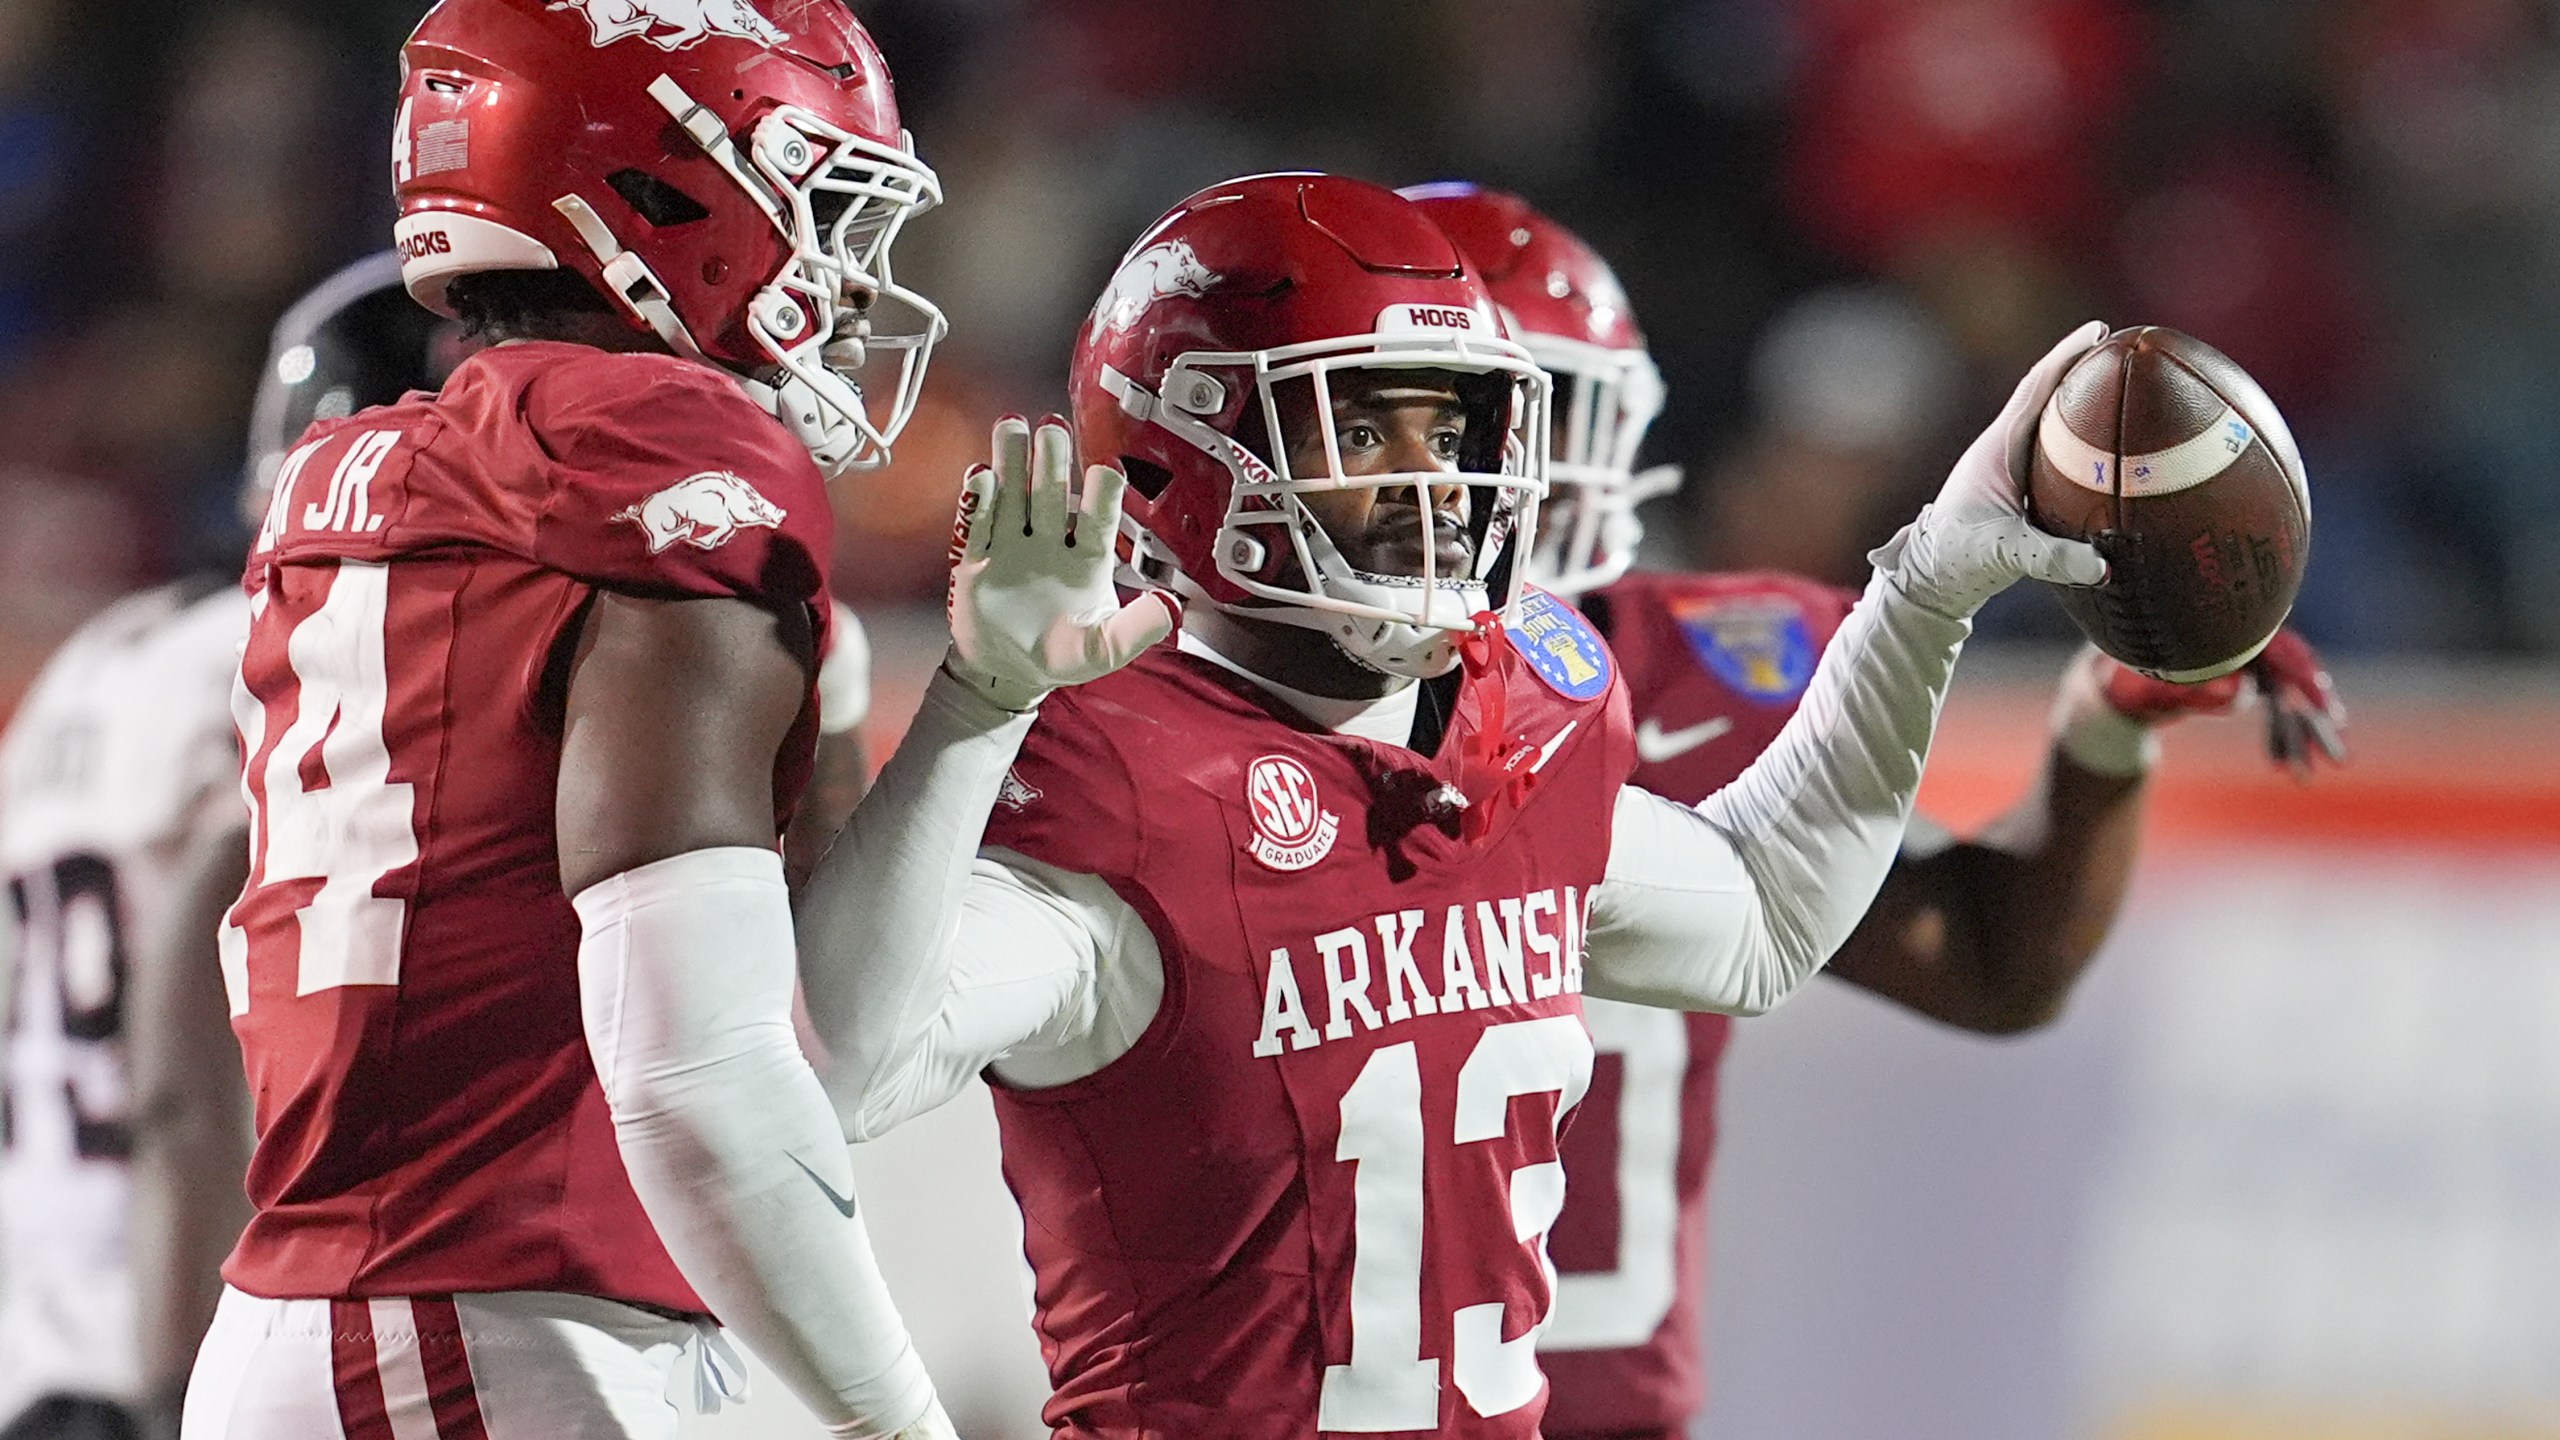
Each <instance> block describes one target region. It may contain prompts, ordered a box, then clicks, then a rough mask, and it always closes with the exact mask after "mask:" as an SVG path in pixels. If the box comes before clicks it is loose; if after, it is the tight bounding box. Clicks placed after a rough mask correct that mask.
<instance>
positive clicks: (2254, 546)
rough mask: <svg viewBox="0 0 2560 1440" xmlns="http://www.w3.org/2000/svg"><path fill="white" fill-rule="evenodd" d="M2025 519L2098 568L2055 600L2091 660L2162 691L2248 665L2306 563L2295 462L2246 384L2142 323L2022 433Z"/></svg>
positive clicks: (2207, 349)
mask: <svg viewBox="0 0 2560 1440" xmlns="http://www.w3.org/2000/svg"><path fill="white" fill-rule="evenodd" d="M2027 511H2028V515H2029V517H2030V518H2031V519H2033V520H2034V522H2035V523H2036V524H2037V525H2038V526H2039V527H2041V528H2042V529H2044V530H2046V531H2048V532H2050V533H2052V534H2055V535H2067V536H2070V537H2072V538H2073V539H2077V540H2086V541H2089V542H2090V543H2092V544H2094V545H2096V546H2097V547H2098V551H2099V553H2100V554H2102V555H2104V556H2106V558H2107V567H2108V576H2107V582H2106V583H2105V584H2104V585H2100V586H2097V587H2095V588H2092V589H2070V588H2057V589H2056V591H2055V593H2056V594H2057V595H2059V596H2061V597H2062V607H2063V608H2064V609H2065V610H2068V611H2069V612H2071V618H2072V619H2073V620H2075V621H2077V622H2079V625H2080V629H2081V630H2082V632H2083V633H2085V634H2087V635H2088V637H2089V639H2090V640H2091V641H2093V642H2095V643H2096V645H2097V647H2098V648H2099V649H2101V650H2104V651H2106V652H2107V653H2108V654H2110V655H2112V656H2114V657H2115V658H2117V659H2118V660H2121V661H2123V662H2124V663H2125V664H2127V665H2130V666H2132V667H2133V668H2135V669H2136V670H2140V671H2142V672H2143V673H2144V674H2146V675H2154V676H2157V677H2159V678H2161V679H2163V680H2178V681H2190V682H2192V681H2198V680H2210V679H2212V678H2213V677H2214V676H2217V675H2227V674H2229V673H2230V672H2232V671H2234V670H2237V669H2239V668H2240V667H2241V666H2243V665H2246V664H2248V663H2249V662H2250V661H2251V660H2254V659H2256V658H2257V655H2258V652H2259V651H2260V650H2262V649H2265V648H2266V644H2267V641H2268V640H2270V639H2272V638H2274V636H2275V633H2276V630H2277V629H2278V628H2279V627H2281V626H2282V625H2283V624H2284V620H2285V616H2286V615H2287V614H2289V613H2291V611H2292V609H2293V597H2294V593H2295V592H2296V591H2297V590H2299V589H2301V588H2302V570H2303V566H2304V565H2305V564H2307V563H2308V562H2309V561H2310V559H2311V492H2310V489H2309V487H2308V486H2307V485H2306V483H2305V482H2304V479H2303V473H2302V452H2301V451H2300V450H2298V449H2296V448H2295V446H2294V443H2293V434H2292V432H2291V431H2289V430H2287V429H2286V428H2285V423H2284V417H2283V416H2282V415H2279V414H2277V413H2276V407H2275V403H2274V402H2273V401H2271V400H2269V399H2268V398H2267V394H2266V392H2265V391H2264V390H2261V389H2259V388H2258V382H2257V381H2255V380H2252V379H2250V378H2249V374H2248V372H2247V371H2245V370H2242V369H2241V368H2240V367H2239V366H2237V365H2234V364H2233V363H2231V361H2230V359H2229V358H2228V357H2226V356H2224V355H2223V353H2222V352H2221V351H2219V350H2216V349H2214V348H2213V347H2212V346H2210V345H2207V344H2205V343H2204V342H2203V341H2201V340H2197V339H2195V338H2193V337H2191V336H2187V335H2182V334H2180V333H2178V332H2177V331H2175V330H2164V329H2162V328H2160V327H2159V326H2156V325H2144V326H2138V327H2136V328H2134V329H2130V330H2119V331H2117V332H2116V333H2114V334H2113V335H2110V336H2108V337H2107V338H2106V341H2105V342H2104V343H2103V344H2101V345H2099V346H2098V348H2097V349H2095V350H2092V351H2090V352H2089V353H2088V354H2087V355H2086V356H2084V357H2082V359H2081V360H2080V362H2079V363H2078V364H2076V365H2074V366H2072V367H2071V371H2070V373H2069V374H2066V375H2065V376H2063V378H2062V386H2061V388H2060V389H2058V390H2056V391H2054V394H2053V399H2052V400H2051V401H2050V402H2048V403H2047V404H2046V406H2045V409H2044V414H2043V416H2042V417H2041V418H2040V420H2039V421H2038V424H2037V427H2036V444H2035V459H2034V463H2033V467H2032V471H2031V473H2030V475H2029V477H2028V487H2027Z"/></svg>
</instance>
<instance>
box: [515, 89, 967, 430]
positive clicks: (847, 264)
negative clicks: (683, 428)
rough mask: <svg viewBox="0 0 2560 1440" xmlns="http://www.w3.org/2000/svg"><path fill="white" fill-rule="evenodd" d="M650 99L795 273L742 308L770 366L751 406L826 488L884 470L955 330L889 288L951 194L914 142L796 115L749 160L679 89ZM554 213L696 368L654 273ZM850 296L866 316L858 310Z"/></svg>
mask: <svg viewBox="0 0 2560 1440" xmlns="http://www.w3.org/2000/svg"><path fill="white" fill-rule="evenodd" d="M649 93H650V95H651V96H652V97H653V98H655V99H656V100H657V101H658V103H659V104H660V105H661V106H663V107H664V108H665V109H666V111H667V113H668V114H669V115H671V116H673V117H674V118H675V121H676V123H677V125H679V126H680V127H682V128H683V130H684V132H685V133H686V134H687V135H689V136H691V137H692V138H693V140H694V142H695V143H696V144H698V145H700V146H701V147H702V149H703V152H704V153H705V154H707V155H709V156H710V157H711V159H712V160H714V161H715V162H717V163H718V164H719V166H720V168H721V169H722V170H724V171H726V172H727V173H728V175H729V178H730V179H731V180H733V181H735V182H736V183H737V185H738V186H739V187H740V188H741V189H743V190H745V191H746V192H747V194H748V196H749V197H750V198H752V199H753V200H754V201H755V203H756V205H757V206H758V208H760V209H762V210H763V211H764V212H765V214H766V216H767V217H768V218H769V219H771V220H772V221H773V224H774V228H775V229H776V231H778V232H779V233H780V234H781V235H782V237H783V238H784V239H785V240H786V241H788V242H789V243H790V245H791V251H792V254H791V260H790V263H788V264H786V265H785V266H784V267H783V269H782V272H781V273H780V274H779V275H777V276H775V277H774V279H773V281H772V282H771V283H770V284H768V285H766V286H765V288H764V289H763V290H762V291H760V292H758V293H757V295H756V297H755V298H754V299H753V300H752V301H750V302H749V303H748V306H747V314H746V328H747V333H748V334H749V335H750V336H752V337H753V338H754V339H755V342H756V347H757V348H758V349H759V350H761V351H762V352H763V353H764V356H765V358H766V360H768V361H769V362H771V367H772V368H771V370H770V372H769V373H767V374H766V375H764V376H761V377H755V378H750V379H747V380H746V381H745V385H746V390H747V393H748V394H749V395H750V396H752V397H753V398H754V399H755V400H756V402H757V403H758V404H760V405H762V406H763V407H764V408H765V409H766V410H767V411H769V412H771V413H772V415H773V416H774V418H775V419H777V420H780V421H781V422H782V423H783V425H784V427H785V428H787V429H788V430H790V431H791V433H792V435H793V436H794V437H796V438H797V439H798V440H799V441H800V443H801V444H803V445H805V446H807V447H808V450H809V453H810V454H811V456H813V457H814V458H815V459H816V460H817V462H818V467H819V469H821V470H823V471H824V472H826V474H827V476H828V477H829V478H830V479H833V478H835V477H838V476H841V475H845V474H849V473H852V472H855V471H860V470H871V469H876V468H878V467H879V466H881V465H884V464H887V463H888V460H889V451H890V446H891V444H892V443H893V442H894V441H895V440H896V439H897V437H898V434H899V432H900V431H902V430H904V429H905V428H906V424H907V421H908V419H909V418H910V417H911V416H913V414H914V413H915V406H916V400H917V397H918V396H919V395H920V394H921V393H922V391H923V387H924V375H925V369H926V366H927V365H928V364H929V363H930V361H931V359H932V354H933V349H934V346H935V345H937V344H938V343H940V341H941V340H942V338H943V336H944V334H945V333H947V331H948V330H949V325H948V323H947V322H946V321H945V320H944V318H943V315H942V312H941V310H939V309H937V308H936V307H935V306H934V304H933V302H932V301H930V300H927V299H926V298H925V297H924V296H922V295H919V294H917V293H916V292H915V291H913V290H910V289H907V288H906V287H904V286H902V285H900V284H898V283H897V282H896V280H895V279H894V278H893V277H892V275H891V273H890V268H889V252H890V249H891V247H892V246H893V245H894V244H895V243H896V241H897V238H898V233H899V232H900V231H901V230H902V229H904V228H905V226H906V223H907V221H909V220H910V219H913V218H914V217H915V216H917V215H921V214H923V213H924V212H925V211H927V210H930V209H932V208H933V207H934V206H936V205H938V204H940V203H941V202H942V182H941V181H940V180H939V179H937V178H936V177H935V175H934V173H933V171H932V170H931V169H930V168H928V167H927V166H926V165H925V164H924V162H922V161H920V160H918V159H917V158H916V157H915V155H914V153H913V149H912V141H911V140H910V141H909V142H908V146H907V148H893V147H890V146H887V145H883V144H880V143H879V142H877V141H874V140H868V139H864V138H863V137H861V136H858V135H854V134H851V133H849V132H847V131H844V130H842V129H839V128H837V127H836V126H834V125H831V124H829V123H827V122H826V121H824V120H821V119H819V118H818V117H817V116H816V115H814V114H812V113H810V112H809V111H807V110H805V109H802V108H801V107H799V106H796V105H785V106H782V107H780V108H778V109H776V110H774V111H773V112H772V113H770V114H768V115H766V116H765V117H764V119H762V120H761V121H759V122H757V124H756V130H755V134H754V136H753V137H752V139H751V141H750V144H749V146H748V148H747V150H746V151H745V152H744V153H741V152H740V150H739V148H738V146H737V144H736V142H735V141H734V140H733V139H732V138H731V137H730V135H729V133H728V131H727V130H726V129H725V128H724V127H723V126H722V124H721V122H720V119H719V117H718V116H716V115H714V114H713V113H712V112H711V111H709V110H708V109H705V108H703V107H701V106H699V105H696V104H695V103H694V102H693V99H692V97H690V96H688V95H686V94H685V92H684V88H683V87H682V86H680V85H678V84H677V83H676V82H675V81H674V80H673V79H671V78H669V77H667V76H663V75H662V76H660V77H659V78H658V80H657V82H656V83H655V84H653V85H651V86H650V87H649ZM557 208H558V209H559V210H560V211H561V213H562V215H563V216H564V217H565V218H567V219H568V220H569V222H570V223H571V224H572V225H573V226H574V227H576V229H577V231H578V234H579V238H580V239H581V240H583V241H584V242H585V243H586V245H587V248H588V249H589V250H590V251H592V252H594V254H595V256H596V260H597V262H598V263H599V264H601V265H602V266H603V267H604V273H605V279H606V282H607V289H608V290H609V291H610V292H611V293H612V294H613V295H614V297H615V298H616V299H618V300H619V301H620V302H621V303H622V304H623V306H624V307H625V308H626V309H628V310H630V311H631V312H632V313H633V314H634V315H637V316H638V317H639V318H640V319H641V321H642V322H643V323H645V324H647V325H648V326H649V328H650V329H651V330H653V331H655V332H656V333H657V335H658V337H659V338H660V339H662V340H664V341H666V343H667V345H668V347H669V348H670V349H672V350H674V351H675V352H676V353H677V354H680V355H685V356H689V357H692V358H696V359H699V358H701V357H702V347H701V345H700V343H699V342H698V341H697V340H696V339H695V337H694V335H693V333H692V332H691V331H690V330H689V329H687V328H686V326H685V324H684V322H683V321H682V320H681V319H680V318H679V317H678V316H677V315H676V313H675V310H674V308H673V307H672V306H671V305H670V304H669V303H668V302H667V299H666V294H667V292H666V288H665V286H663V285H662V284H660V283H659V282H658V279H657V277H656V276H655V275H653V274H651V273H650V270H649V267H648V265H647V264H646V263H645V262H643V261H642V260H641V259H640V257H639V256H638V255H636V254H634V253H632V252H630V251H628V250H625V249H623V248H622V245H621V243H620V241H618V240H617V239H616V238H615V237H614V235H613V233H612V231H611V230H610V229H609V228H607V227H606V225H605V224H604V222H603V220H602V219H600V218H599V217H598V216H597V215H596V214H595V212H594V211H593V210H592V209H591V208H589V207H588V206H586V205H585V204H584V202H582V201H578V200H577V199H576V197H574V196H571V197H564V198H563V199H562V200H561V201H560V202H559V204H558V206H557ZM855 293H860V294H863V295H867V296H868V297H869V302H868V304H867V305H864V306H861V307H857V306H856V305H854V304H852V303H851V302H850V301H849V300H848V296H850V295H853V294H855ZM875 371H877V372H879V379H878V380H875V381H874V383H872V384H871V386H870V393H873V394H884V395H885V396H886V397H887V398H886V401H885V403H884V404H883V405H882V406H881V409H880V413H879V414H877V415H875V414H874V412H873V410H872V408H871V405H870V403H869V401H868V400H867V398H866V390H865V383H864V382H865V379H866V378H867V377H871V376H872V373H873V372H875Z"/></svg>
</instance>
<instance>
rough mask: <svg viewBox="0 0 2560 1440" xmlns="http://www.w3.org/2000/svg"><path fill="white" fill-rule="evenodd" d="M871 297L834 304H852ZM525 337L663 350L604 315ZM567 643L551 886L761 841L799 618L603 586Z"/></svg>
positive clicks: (803, 662)
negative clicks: (556, 871)
mask: <svg viewBox="0 0 2560 1440" xmlns="http://www.w3.org/2000/svg"><path fill="white" fill-rule="evenodd" d="M868 298H869V297H868V295H867V294H866V293H861V292H857V291H855V290H853V289H850V288H848V290H847V293H846V299H847V300H848V301H849V302H853V303H855V304H857V305H859V304H862V303H867V301H868ZM530 328H531V329H532V331H533V333H535V334H538V335H539V336H540V338H543V339H550V340H562V341H567V342H569V343H571V344H576V345H591V346H594V347H595V348H597V349H599V350H613V351H657V352H661V353H663V352H664V350H665V348H666V347H665V346H664V345H662V344H660V343H659V342H658V341H657V340H656V338H655V337H653V336H649V335H645V334H642V333H641V332H639V331H637V330H635V329H633V328H632V327H631V326H630V325H628V324H626V323H625V322H624V321H623V320H622V318H621V317H620V316H619V315H614V314H609V313H604V312H600V311H567V312H560V313H557V314H550V315H545V316H543V317H541V320H540V323H539V324H538V325H536V326H534V327H530ZM563 643H564V644H566V645H568V646H569V649H570V654H569V660H568V681H567V696H566V702H565V713H564V716H563V721H562V734H561V744H560V785H559V792H558V815H557V819H556V823H555V828H556V829H557V831H558V834H559V843H560V887H561V889H562V891H564V892H565V893H567V894H569V895H576V894H577V893H578V892H579V891H581V890H584V889H586V888H587V887H588V886H590V885H593V884H595V883H596V882H597V881H599V880H607V879H611V878H612V877H613V876H616V875H619V874H621V873H622V872H623V871H625V870H630V869H634V868H636V867H638V866H642V865H647V864H651V863H653V862H655V861H659V860H667V859H672V858H673V857H675V856H678V855H682V854H686V853H688V852H690V851H694V850H704V849H712V848H715V847H722V846H733V845H747V846H755V847H758V848H763V849H770V848H771V847H772V846H773V844H774V842H775V840H776V838H777V837H776V833H775V826H774V814H773V766H774V761H775V759H776V757H778V756H779V755H780V754H781V752H782V742H783V740H784V738H785V737H786V736H788V735H789V734H790V733H791V727H792V725H793V723H794V722H795V721H797V720H798V719H799V716H800V708H801V706H802V705H803V704H805V703H806V702H807V700H808V695H809V683H810V677H811V676H812V675H813V674H814V673H816V665H817V659H816V640H815V632H814V629H813V627H812V624H811V622H810V619H809V617H808V616H806V615H776V614H774V613H773V612H771V611H768V610H765V609H763V608H761V607H759V606H756V605H753V604H750V603H748V602H747V601H744V600H735V599H704V600H648V599H641V598H638V597H636V596H630V595H619V594H615V593H613V592H611V591H605V592H601V593H599V594H598V595H597V596H596V599H595V602H594V603H593V604H592V605H590V606H589V607H588V609H587V614H586V617H585V619H584V621H583V622H582V623H581V624H580V626H579V627H578V629H577V631H576V632H575V634H574V635H573V636H572V637H571V638H570V639H569V640H567V641H564V642H563ZM841 763H842V762H841V760H839V764H840V765H841ZM854 763H855V764H857V765H858V764H859V763H860V761H859V757H858V755H857V757H856V759H855V762H854ZM846 808H847V810H848V812H849V811H850V807H849V806H848V807H846ZM830 838H832V831H830ZM818 848H819V849H820V850H823V848H824V847H823V845H822V844H821V845H820V846H819V847H818ZM804 853H806V852H805V848H804Z"/></svg>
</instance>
